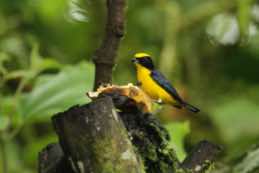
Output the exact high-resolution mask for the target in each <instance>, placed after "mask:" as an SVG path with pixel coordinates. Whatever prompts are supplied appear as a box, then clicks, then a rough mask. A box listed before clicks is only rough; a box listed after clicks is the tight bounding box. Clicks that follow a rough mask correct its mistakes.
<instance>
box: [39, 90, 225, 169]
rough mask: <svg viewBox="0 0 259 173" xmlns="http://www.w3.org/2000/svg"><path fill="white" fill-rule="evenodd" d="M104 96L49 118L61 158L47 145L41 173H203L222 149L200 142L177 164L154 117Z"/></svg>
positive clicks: (122, 98)
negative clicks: (56, 137)
mask: <svg viewBox="0 0 259 173" xmlns="http://www.w3.org/2000/svg"><path fill="white" fill-rule="evenodd" d="M108 95H109V96H110V97H108V96H107V94H105V95H101V96H100V97H101V98H97V99H96V100H94V101H93V102H91V103H90V104H87V105H84V106H74V107H72V108H70V109H69V110H67V111H65V112H63V113H59V114H57V115H55V116H54V117H53V124H54V126H55V129H56V132H57V134H58V136H59V141H60V144H61V147H62V150H63V151H64V154H63V152H62V150H60V147H59V145H51V146H49V147H47V148H46V149H45V150H44V151H43V152H41V154H40V158H39V161H40V166H39V168H40V169H39V172H40V173H60V172H62V171H64V170H66V173H74V172H80V173H83V172H91V171H92V172H98V173H102V172H105V173H117V172H118V173H121V172H123V173H144V172H148V173H158V172H159V173H176V172H177V173H187V172H199V173H201V172H205V170H207V169H208V168H209V166H210V164H211V163H212V162H213V160H214V159H215V156H216V155H217V154H218V152H219V151H220V148H219V147H218V146H217V145H214V144H211V143H209V142H204V141H203V142H201V143H200V144H198V146H197V147H196V148H195V149H194V150H193V152H192V153H191V154H190V155H189V156H188V157H187V158H186V159H185V161H184V162H183V163H180V162H179V160H178V159H177V157H176V155H175V153H174V151H173V149H172V148H169V147H168V143H169V140H170V139H169V135H168V132H167V130H166V129H165V128H164V127H163V126H162V125H161V124H160V123H159V121H157V119H156V118H154V116H153V115H152V114H150V113H143V112H141V111H140V110H139V108H138V107H137V106H136V104H135V103H134V101H133V100H132V99H130V98H128V97H125V96H121V95H118V94H117V93H114V94H108ZM111 98H112V99H111ZM113 105H114V106H115V107H116V108H117V109H120V111H117V112H116V110H115V107H114V106H113ZM122 121H123V122H122ZM132 145H134V147H132ZM143 164H144V165H143ZM72 168H73V170H72Z"/></svg>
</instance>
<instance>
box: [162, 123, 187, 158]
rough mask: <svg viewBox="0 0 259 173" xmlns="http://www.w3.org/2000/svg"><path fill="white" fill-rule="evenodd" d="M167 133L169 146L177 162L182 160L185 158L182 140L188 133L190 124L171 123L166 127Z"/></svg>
mask: <svg viewBox="0 0 259 173" xmlns="http://www.w3.org/2000/svg"><path fill="white" fill-rule="evenodd" d="M166 129H167V130H168V131H169V135H170V138H171V140H170V143H169V146H170V147H171V148H173V149H174V150H175V152H176V155H177V157H178V159H179V160H183V159H184V158H185V156H186V152H185V149H184V138H185V137H186V135H187V134H188V133H190V124H189V122H188V121H185V122H173V123H169V124H167V125H166Z"/></svg>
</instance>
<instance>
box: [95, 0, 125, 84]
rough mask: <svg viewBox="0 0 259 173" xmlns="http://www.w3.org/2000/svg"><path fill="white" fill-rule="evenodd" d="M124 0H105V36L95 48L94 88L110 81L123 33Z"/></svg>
mask: <svg viewBox="0 0 259 173" xmlns="http://www.w3.org/2000/svg"><path fill="white" fill-rule="evenodd" d="M125 5H126V0H107V22H106V29H105V36H104V39H103V41H102V44H101V46H100V47H99V48H98V49H97V50H96V52H95V54H94V56H93V61H94V64H95V83H94V89H97V88H98V86H100V85H101V84H107V83H111V81H112V69H113V66H114V64H115V57H116V53H117V50H118V48H119V43H120V40H121V38H122V37H123V35H124V9H125Z"/></svg>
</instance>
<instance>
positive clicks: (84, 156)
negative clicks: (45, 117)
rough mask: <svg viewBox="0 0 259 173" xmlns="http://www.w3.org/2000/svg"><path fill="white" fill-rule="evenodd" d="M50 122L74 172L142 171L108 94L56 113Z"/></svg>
mask: <svg viewBox="0 0 259 173" xmlns="http://www.w3.org/2000/svg"><path fill="white" fill-rule="evenodd" d="M53 124H54V126H55V130H56V132H57V134H58V136H59V141H60V144H61V147H62V149H63V151H64V154H65V157H66V158H68V159H69V160H70V162H71V165H72V167H73V168H74V170H75V171H76V172H80V173H89V172H96V173H104V172H105V173H122V172H123V173H143V172H144V166H143V163H142V161H141V159H140V157H139V156H138V154H136V153H135V151H134V150H133V146H132V144H131V142H130V140H129V138H128V133H127V131H126V129H125V127H124V125H123V123H122V121H121V119H120V117H119V116H118V114H117V113H116V111H115V108H114V106H113V102H112V99H111V98H110V97H103V98H99V99H97V100H95V101H94V102H92V103H90V104H88V105H84V106H75V107H72V108H70V109H69V110H68V111H66V112H63V113H59V114H57V115H55V116H54V117H53Z"/></svg>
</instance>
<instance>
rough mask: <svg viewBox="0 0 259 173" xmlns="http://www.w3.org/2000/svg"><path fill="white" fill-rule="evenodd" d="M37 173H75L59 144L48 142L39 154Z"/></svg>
mask: <svg viewBox="0 0 259 173" xmlns="http://www.w3.org/2000/svg"><path fill="white" fill-rule="evenodd" d="M38 172H39V173H64V172H66V173H75V172H74V171H73V169H72V167H71V165H70V163H69V161H68V160H67V158H66V157H65V156H64V153H63V151H62V149H61V147H60V145H59V144H49V145H48V146H47V147H45V148H44V149H43V150H42V151H41V152H40V154H39V168H38Z"/></svg>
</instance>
